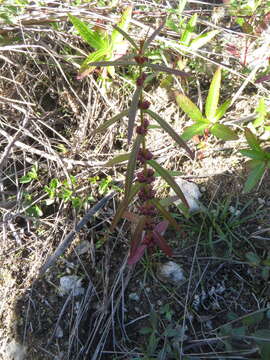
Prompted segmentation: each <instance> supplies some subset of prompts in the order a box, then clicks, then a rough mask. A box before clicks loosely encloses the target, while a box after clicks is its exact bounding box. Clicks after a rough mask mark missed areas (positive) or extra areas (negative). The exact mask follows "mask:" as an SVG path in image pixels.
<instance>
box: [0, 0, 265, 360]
mask: <svg viewBox="0 0 270 360" xmlns="http://www.w3.org/2000/svg"><path fill="white" fill-rule="evenodd" d="M44 3H45V5H44V6H37V5H35V4H31V3H30V2H29V4H27V5H25V6H22V12H21V13H20V14H18V15H17V16H16V17H15V18H14V19H13V23H12V24H8V23H5V22H4V21H2V22H0V35H1V36H2V38H1V39H2V40H1V41H2V42H1V46H0V65H1V75H0V110H1V112H0V137H1V147H0V150H1V155H0V171H1V174H0V195H1V198H0V211H1V214H2V220H1V238H2V242H1V250H0V261H1V268H0V289H1V293H0V309H1V311H0V339H1V340H0V353H1V354H2V355H0V358H1V359H2V358H3V360H12V359H14V360H22V359H33V360H39V359H55V360H56V359H58V360H60V359H70V360H71V359H72V360H79V359H91V360H98V359H104V360H105V359H136V358H137V359H138V358H139V359H150V358H151V359H152V358H154V359H155V358H157V354H158V353H159V354H161V355H159V356H160V357H159V359H169V358H172V359H178V358H179V359H183V360H184V359H193V358H196V357H197V358H204V359H208V358H216V359H221V358H226V359H229V358H232V359H247V358H250V357H251V356H252V355H254V354H255V353H256V354H257V353H258V348H257V345H256V343H255V342H254V341H253V340H252V339H249V342H248V340H247V339H246V340H243V341H242V343H243V344H244V345H246V348H245V349H237V347H235V344H233V346H231V348H230V346H229V345H228V344H229V342H227V343H226V340H227V339H228V337H229V335H228V334H225V333H223V334H222V333H221V332H220V333H219V332H218V329H219V328H220V327H222V325H224V324H229V323H230V322H229V320H228V317H226V316H227V314H228V313H231V312H234V313H235V314H237V315H238V316H243V317H245V316H247V314H249V313H251V312H254V311H257V310H259V311H261V312H263V309H264V308H265V307H268V305H269V303H268V298H269V295H268V293H267V290H266V289H265V286H264V284H263V281H265V279H263V278H262V276H261V268H260V267H255V268H253V267H252V266H250V263H249V262H248V261H247V259H245V253H247V252H249V251H251V250H252V251H253V250H254V249H255V250H256V251H257V244H253V243H252V242H253V241H254V239H257V240H259V241H262V237H263V240H264V241H265V242H266V244H267V241H269V220H270V219H269V199H270V193H269V187H268V185H267V181H268V182H269V176H268V177H266V178H265V180H264V182H263V183H262V184H261V187H260V188H259V189H257V190H256V191H254V192H253V193H252V198H253V200H254V202H253V203H252V205H251V206H250V207H248V208H247V209H246V210H245V212H244V215H250V214H252V213H253V212H254V211H255V209H256V208H257V207H258V206H261V205H260V204H259V205H258V198H260V199H262V200H263V201H264V202H263V203H262V202H261V204H263V206H262V207H263V209H262V210H264V212H262V213H261V214H260V215H258V216H255V217H253V218H251V220H249V221H248V222H246V223H245V224H244V225H239V229H240V230H239V229H238V230H239V231H240V233H241V231H242V232H244V233H245V240H243V239H244V236H243V238H241V240H239V242H238V240H237V239H235V244H234V245H233V246H234V247H235V252H238V254H239V256H238V257H237V256H235V254H234V255H233V258H228V257H227V258H226V256H223V255H224V254H223V253H222V249H223V246H224V244H222V246H221V250H220V251H221V253H220V254H219V253H217V254H213V253H211V251H208V250H209V248H207V246H205V245H204V242H205V241H206V239H205V237H206V236H209V232H208V230H207V229H208V227H209V226H208V225H207V226H208V227H205V223H207V224H208V222H207V221H209V219H208V218H207V217H205V218H204V217H203V216H202V218H199V217H196V216H195V220H194V223H192V222H190V223H186V220H185V219H182V218H181V216H180V217H179V219H180V220H179V221H183V232H182V233H181V234H174V233H171V234H169V235H168V238H169V241H170V242H171V243H172V245H174V246H175V255H174V258H173V260H174V261H175V262H177V263H180V264H181V265H182V267H183V268H184V270H185V271H186V274H187V281H186V283H184V284H183V285H182V286H181V287H180V288H176V287H175V286H173V285H171V284H169V283H164V282H162V280H161V279H159V278H158V277H157V273H158V268H159V265H160V263H162V262H164V261H165V259H164V258H163V257H162V256H161V255H160V254H156V255H155V256H153V258H152V260H149V259H148V258H146V259H144V260H143V261H142V264H139V265H138V266H137V267H136V269H130V268H128V267H127V266H126V260H127V255H128V249H129V240H130V231H131V230H130V226H129V224H127V223H125V222H124V223H123V224H121V225H119V226H118V228H117V230H116V231H115V233H114V234H113V236H112V237H111V238H109V239H107V240H106V241H103V240H104V234H105V232H106V230H107V229H108V227H109V224H110V222H111V219H112V217H113V214H114V213H115V209H116V207H117V203H118V200H119V199H118V198H119V197H121V193H120V192H119V191H117V190H114V188H113V187H112V186H111V187H110V191H111V192H109V195H108V194H107V195H104V194H102V193H101V192H100V182H99V180H97V181H96V182H95V181H94V180H93V178H94V177H95V176H99V177H100V178H101V179H106V178H107V176H111V177H112V179H113V184H114V185H117V186H119V187H121V186H122V184H123V175H124V171H125V168H124V166H122V165H121V166H117V167H115V168H114V169H108V168H105V167H104V164H105V163H106V162H107V160H108V159H110V158H112V157H113V156H114V155H115V154H117V153H122V152H127V151H128V150H129V147H128V145H127V144H126V134H127V131H126V124H127V119H126V118H124V119H123V121H122V122H121V123H120V124H119V126H114V127H112V128H109V129H108V130H107V131H106V132H104V133H102V134H101V135H97V136H95V137H93V136H92V133H93V131H94V130H95V129H96V128H97V127H98V126H100V125H101V124H102V123H104V121H105V120H107V119H109V118H110V117H112V116H113V115H115V114H117V113H119V112H120V111H122V110H124V109H125V108H126V106H127V103H128V102H129V100H130V95H131V93H132V91H133V90H134V88H135V85H134V82H133V81H132V76H131V74H128V75H127V74H126V73H125V70H121V71H119V72H117V74H116V77H115V78H114V79H113V80H111V82H109V84H108V88H107V91H105V90H104V87H102V84H101V82H100V81H99V80H98V77H97V75H96V74H92V75H90V76H88V77H86V78H85V79H84V80H83V81H78V80H76V74H77V72H78V68H79V65H78V62H79V61H80V60H82V59H83V58H84V57H85V55H86V54H87V51H88V49H87V47H86V46H85V44H83V42H82V41H81V40H80V38H79V37H78V36H77V35H74V33H73V30H72V28H71V25H70V23H69V22H68V21H67V13H71V14H73V15H76V16H78V17H80V18H81V19H84V20H85V21H88V22H89V23H90V24H91V25H99V26H100V25H101V26H102V27H103V28H104V29H106V30H111V29H112V25H113V24H115V23H116V22H117V19H118V18H119V14H120V11H121V7H122V4H121V2H117V6H116V7H115V8H113V9H111V8H110V6H109V5H108V6H102V5H101V4H99V2H95V3H94V4H91V5H89V4H87V3H86V4H82V5H71V2H68V3H69V4H68V3H66V2H50V3H49V2H48V3H46V2H44ZM1 5H2V6H4V4H1ZM171 7H176V4H169V2H167V1H164V2H157V1H150V2H147V1H144V2H142V3H136V4H135V3H134V14H133V20H132V27H131V35H132V36H133V37H134V39H135V40H139V39H142V38H144V37H145V36H146V34H147V32H148V31H149V26H150V27H151V28H152V29H154V28H155V27H156V26H157V25H158V23H159V19H160V18H162V17H163V16H164V15H166V14H167V13H168V10H169V9H170V8H171ZM194 11H197V12H198V14H199V18H200V28H201V29H205V28H208V29H210V28H211V29H213V28H217V29H219V30H220V34H219V37H218V39H217V40H215V42H214V45H213V48H212V47H210V45H209V46H207V47H206V48H204V50H202V51H198V52H196V53H195V52H193V51H190V52H189V54H188V55H187V56H188V58H189V67H190V70H191V71H192V72H193V74H194V77H193V78H192V79H191V80H190V82H189V84H187V83H180V82H179V81H178V82H176V83H175V86H177V87H178V88H179V89H181V88H182V89H184V90H185V91H186V92H189V94H190V96H191V97H192V98H193V99H195V100H198V101H197V102H198V105H199V106H201V105H202V103H203V99H205V95H206V92H207V89H208V85H209V81H210V79H211V77H212V73H213V70H214V69H215V66H216V64H221V66H222V67H223V68H224V69H226V71H227V75H226V77H225V79H224V87H223V88H222V91H223V94H222V96H224V98H228V97H232V98H233V103H234V106H232V108H231V110H230V112H229V113H228V116H227V118H226V122H228V123H234V124H235V126H236V127H239V128H241V127H242V125H243V123H245V122H246V121H248V120H250V119H251V118H252V116H254V115H253V114H254V108H255V107H256V104H257V100H258V98H259V97H261V96H265V97H266V98H269V92H270V90H269V82H268V83H267V82H266V83H264V85H262V84H256V83H255V81H254V79H255V76H256V74H257V73H259V72H260V70H261V65H260V64H257V65H255V66H254V67H253V68H252V70H251V72H250V73H248V74H246V73H245V72H244V71H243V66H242V65H241V64H239V62H237V59H235V57H233V56H231V55H228V54H226V53H225V50H224V49H225V45H224V42H225V43H226V41H228V40H227V39H228V36H230V39H231V38H233V37H234V36H235V37H236V38H237V39H238V37H239V34H238V33H236V32H235V31H233V30H229V29H228V27H229V25H228V24H227V25H228V26H227V28H225V27H224V24H223V23H222V20H220V22H218V20H217V22H215V23H213V20H212V18H211V14H212V11H213V9H212V6H211V4H206V3H203V2H196V1H190V2H188V5H187V7H186V9H185V14H186V15H187V16H190V15H191V14H192V13H193V12H194ZM224 21H225V20H224ZM231 21H232V20H231ZM52 23H54V24H53V25H52ZM176 37H177V34H176V33H175V32H173V31H171V30H169V29H167V28H166V29H164V31H163V32H162V33H161V35H160V36H159V37H157V39H156V41H155V43H154V46H153V48H154V49H155V50H156V52H157V53H158V50H159V48H161V47H164V48H166V49H165V52H164V53H163V54H165V55H164V59H165V60H166V61H167V62H168V65H169V66H173V65H175V60H176V59H177V58H178V57H179V52H180V51H181V50H182V49H183V48H182V47H181V46H180V45H179V46H176V45H175V42H174V41H175V38H176ZM250 38H251V36H249V35H247V34H244V35H243V38H242V40H243V39H244V40H243V41H248V40H249V39H250ZM170 44H173V49H172V48H169V45H170ZM256 46H257V47H258V48H260V49H261V54H263V57H267V56H269V53H267V51H269V39H268V38H267V37H265V39H262V40H258V45H256ZM199 60H201V61H199ZM196 61H197V62H196ZM146 97H147V98H148V99H149V101H151V104H152V108H153V110H155V111H156V112H158V113H160V114H161V115H162V116H163V118H165V119H166V120H168V121H169V122H170V123H171V124H172V125H173V126H174V128H175V129H176V130H177V131H178V132H179V133H180V132H181V131H182V129H183V127H184V126H185V125H186V124H187V119H185V117H184V116H183V114H182V113H181V112H180V110H179V109H178V108H177V106H176V104H175V101H174V98H173V96H172V93H171V92H170V91H168V90H165V89H164V88H161V87H159V85H158V81H156V82H154V83H153V84H152V85H151V87H150V89H149V91H148V92H147V93H146ZM239 119H240V121H239ZM152 135H153V136H152V137H151V140H150V141H151V146H152V149H153V153H154V156H155V158H156V159H157V161H159V163H161V164H163V165H164V166H166V167H167V168H169V169H170V170H176V171H182V173H183V177H185V178H188V179H193V180H194V181H196V182H197V183H198V184H200V186H201V187H203V188H204V190H205V191H204V195H203V202H204V204H205V206H206V208H208V207H209V209H211V210H212V208H211V206H212V203H215V202H218V201H219V200H220V199H223V198H224V195H225V197H226V194H229V195H231V197H232V204H235V199H236V198H237V196H238V195H239V193H240V191H241V189H242V186H243V183H244V180H245V178H246V169H245V167H243V159H242V158H240V157H239V155H238V154H237V150H238V149H239V148H240V147H242V146H243V144H244V139H243V138H241V139H240V140H239V141H236V142H229V143H226V144H223V143H220V142H219V141H216V140H214V139H210V140H209V143H208V144H207V147H206V148H205V150H204V151H203V156H204V157H203V158H201V159H200V158H199V157H197V159H196V160H195V161H194V162H192V161H191V160H189V159H187V158H186V156H185V154H184V152H183V151H182V150H181V149H180V150H179V149H178V148H176V147H175V146H174V144H172V142H171V140H170V139H169V137H167V136H165V135H164V133H163V132H162V131H161V130H160V129H155V130H153V132H152ZM191 146H193V147H194V148H195V145H194V144H191ZM201 153H202V152H201ZM198 154H199V153H198ZM35 164H37V166H38V175H37V178H36V179H35V180H34V181H32V182H29V183H26V184H23V183H22V182H21V178H22V176H25V175H26V174H27V173H28V172H29V171H30V170H31V168H32V167H33V165H35ZM54 178H57V179H58V180H59V181H60V182H61V184H64V183H65V184H67V185H66V187H67V188H68V189H69V190H72V191H73V194H74V196H75V195H76V196H77V197H78V198H82V199H87V198H88V200H87V201H85V202H84V204H83V206H81V207H80V208H76V207H74V206H73V205H72V202H71V201H65V200H64V198H63V197H62V198H61V197H59V198H58V199H57V200H56V201H55V203H54V204H50V205H48V203H46V202H45V201H46V200H48V194H47V193H46V192H45V191H44V189H45V186H46V185H47V186H48V185H49V183H50V181H51V179H54ZM74 178H75V179H76V180H75V182H74ZM89 178H91V179H92V181H89ZM161 192H162V191H161ZM89 196H91V197H92V199H90V200H89ZM106 196H107V197H106ZM246 201H247V197H244V196H240V202H239V208H240V209H241V207H244V206H245V203H246ZM35 205H37V206H38V207H39V208H40V209H41V210H42V215H41V216H39V217H33V216H31V215H33V213H31V211H34V210H33V208H34V206H35ZM215 206H216V205H215ZM218 206H220V205H217V207H218ZM29 211H30V212H29ZM175 211H176V210H175ZM209 211H210V210H209ZM267 211H268V213H267ZM176 213H177V211H176ZM178 215H179V214H178ZM244 215H243V216H244ZM190 221H193V220H190ZM217 221H218V220H217ZM225 222H226V220H225ZM190 224H191V225H190ZM241 226H243V227H241ZM245 230H247V233H246V232H245ZM235 236H236V235H235ZM214 241H219V239H217V238H215V237H214ZM82 247H83V250H82ZM207 249H208V250H207ZM260 249H261V248H260ZM258 254H259V255H260V256H261V258H262V259H266V258H267V251H266V250H265V248H263V250H262V249H261V250H258ZM230 260H233V261H232V262H231V261H230ZM64 275H65V276H66V275H76V276H78V277H79V278H80V279H81V283H82V286H83V288H84V294H83V295H81V296H73V295H74V294H72V292H71V293H70V294H69V295H66V296H60V295H59V281H60V279H61V278H62V277H63V276H64ZM258 281H259V282H260V286H257V285H256V284H258ZM218 284H225V285H226V286H225V288H226V289H225V290H224V292H223V293H222V294H221V295H220V297H219V301H218V303H219V305H216V306H218V307H217V309H216V310H214V308H212V307H211V306H212V305H211V306H210V305H209V303H208V305H209V307H208V308H206V305H205V307H204V306H201V307H198V308H196V306H195V305H194V299H195V298H197V299H198V298H199V299H201V297H202V293H203V291H204V292H205V293H206V294H208V299H207V300H206V301H208V302H210V303H211V301H212V300H213V299H212V298H211V299H210V300H209V293H210V290H211V288H215V289H217V285H218ZM215 291H216V293H215V294H216V295H215V296H216V297H218V296H219V294H218V293H217V290H215ZM131 293H137V295H138V296H139V298H140V300H139V302H138V303H136V300H132V298H131V297H130V294H131ZM210 297H211V296H210ZM212 297H213V296H212ZM166 304H169V307H170V309H171V310H172V317H171V318H170V317H166V316H165V315H164V312H162V311H163V310H161V309H162V307H163V306H165V305H166ZM208 305H207V306H208ZM168 311H169V310H168ZM153 312H155V313H156V314H157V319H156V329H155V331H154V332H153V334H154V336H153V337H154V338H156V339H158V343H157V346H156V349H154V351H153V353H152V354H151V353H150V350H149V343H150V337H149V336H148V337H147V336H146V335H143V334H141V333H139V330H140V329H141V328H143V327H147V326H149V321H150V322H151V321H152V320H151V319H152V317H153ZM149 319H150V320H149ZM211 321H212V323H211ZM239 321H240V320H239ZM267 321H268V320H267V319H264V322H265V323H266V322H267ZM151 326H152V325H151ZM170 326H171V327H173V328H174V329H178V331H179V332H180V333H181V329H184V328H185V327H187V330H186V335H185V336H182V337H181V336H180V337H175V338H173V337H170V336H167V335H164V330H165V329H166V328H169V327H170ZM265 327H267V324H265ZM217 334H218V335H217ZM175 339H176V340H175ZM173 341H175V342H173ZM222 344H225V345H226V346H225V347H224V346H223V345H222ZM244 345H243V347H244ZM168 346H171V347H172V348H173V351H175V353H178V354H182V355H175V357H170V356H171V355H168V354H169V353H168V349H167V347H168ZM162 351H163V355H162ZM166 354H167V355H166ZM183 354H189V357H187V356H184V355H183ZM1 356H2V357H1ZM143 356H145V357H143ZM176 356H178V357H176Z"/></svg>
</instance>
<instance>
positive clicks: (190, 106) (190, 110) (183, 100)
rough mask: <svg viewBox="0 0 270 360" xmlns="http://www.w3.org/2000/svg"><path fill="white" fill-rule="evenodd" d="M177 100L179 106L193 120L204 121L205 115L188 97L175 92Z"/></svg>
mask: <svg viewBox="0 0 270 360" xmlns="http://www.w3.org/2000/svg"><path fill="white" fill-rule="evenodd" d="M175 98H176V102H177V104H178V106H179V107H180V108H181V109H182V110H183V111H184V112H185V113H186V114H187V115H188V116H189V117H190V118H191V119H192V120H193V121H202V120H203V115H202V113H201V111H200V109H199V108H198V106H197V105H195V104H194V103H193V102H192V101H191V100H190V99H189V98H188V97H187V96H186V95H184V94H180V93H179V92H178V91H176V92H175Z"/></svg>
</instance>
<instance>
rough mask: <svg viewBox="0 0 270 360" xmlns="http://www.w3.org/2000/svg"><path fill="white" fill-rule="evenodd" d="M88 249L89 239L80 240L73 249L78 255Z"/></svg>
mask: <svg viewBox="0 0 270 360" xmlns="http://www.w3.org/2000/svg"><path fill="white" fill-rule="evenodd" d="M89 249H90V242H89V241H86V240H85V241H82V242H81V243H80V244H79V245H78V246H76V248H75V250H76V252H77V254H78V255H83V254H85V253H87V252H88V251H89Z"/></svg>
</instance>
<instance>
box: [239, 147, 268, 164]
mask: <svg viewBox="0 0 270 360" xmlns="http://www.w3.org/2000/svg"><path fill="white" fill-rule="evenodd" d="M239 152H240V153H241V154H242V155H244V156H247V157H249V158H251V159H254V160H260V161H264V160H265V158H266V156H265V154H264V152H263V151H258V150H249V149H243V150H239Z"/></svg>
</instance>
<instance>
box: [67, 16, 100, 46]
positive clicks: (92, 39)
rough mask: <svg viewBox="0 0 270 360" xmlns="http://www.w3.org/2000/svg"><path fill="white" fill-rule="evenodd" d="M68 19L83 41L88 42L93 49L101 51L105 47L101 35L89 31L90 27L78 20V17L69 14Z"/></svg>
mask: <svg viewBox="0 0 270 360" xmlns="http://www.w3.org/2000/svg"><path fill="white" fill-rule="evenodd" d="M68 17H69V20H70V21H71V22H72V25H73V26H74V27H75V29H76V30H77V31H78V33H79V34H80V36H81V37H82V39H83V40H84V41H86V42H87V43H88V44H89V45H90V46H91V47H92V48H94V49H101V48H103V47H104V45H105V41H104V39H103V38H102V36H101V34H100V33H98V32H97V31H93V30H91V29H89V27H88V25H87V24H86V23H84V22H83V21H81V20H80V19H78V18H77V17H76V16H74V15H71V14H68Z"/></svg>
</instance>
